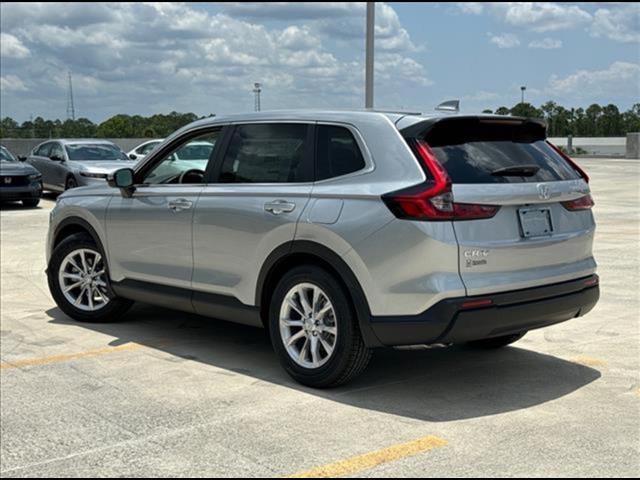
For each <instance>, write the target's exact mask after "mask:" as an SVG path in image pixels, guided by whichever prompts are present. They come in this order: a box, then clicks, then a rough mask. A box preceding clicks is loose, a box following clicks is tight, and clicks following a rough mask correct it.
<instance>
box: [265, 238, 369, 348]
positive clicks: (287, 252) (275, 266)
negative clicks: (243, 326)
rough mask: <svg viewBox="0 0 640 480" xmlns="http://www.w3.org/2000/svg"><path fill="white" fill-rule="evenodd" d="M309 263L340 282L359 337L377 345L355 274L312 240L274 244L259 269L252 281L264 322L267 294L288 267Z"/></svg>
mask: <svg viewBox="0 0 640 480" xmlns="http://www.w3.org/2000/svg"><path fill="white" fill-rule="evenodd" d="M301 264H313V265H318V266H320V267H323V268H325V269H326V270H328V271H329V272H331V273H332V274H334V275H335V277H336V278H337V279H338V280H339V281H340V282H341V283H342V286H343V287H344V289H345V292H346V294H347V296H348V297H349V300H350V301H351V303H352V306H353V308H354V310H355V313H356V316H357V318H358V324H359V327H360V332H361V334H362V338H363V340H364V342H365V344H366V346H367V347H378V346H381V343H380V341H379V340H378V338H377V337H376V336H375V334H374V333H373V331H372V329H371V326H370V318H371V311H370V309H369V304H368V302H367V299H366V296H365V294H364V291H363V290H362V287H361V286H360V282H359V281H358V279H357V277H356V276H355V274H354V273H353V271H352V270H351V268H350V267H349V265H347V263H346V262H345V261H344V260H343V259H342V258H341V257H340V256H339V255H338V254H336V253H335V252H334V251H332V250H331V249H329V248H327V247H325V246H324V245H321V244H319V243H316V242H311V241H307V240H294V241H291V242H287V243H285V244H283V245H280V246H279V247H277V248H276V249H275V250H273V252H271V253H270V254H269V256H268V257H267V259H266V260H265V262H264V263H263V265H262V268H261V269H260V273H259V274H258V280H257V284H256V296H255V305H256V306H257V307H258V308H259V309H260V315H261V317H262V321H263V323H265V325H266V321H267V318H268V308H269V301H268V299H269V293H270V292H273V289H274V288H275V286H276V284H277V282H278V281H279V280H280V278H282V276H283V275H284V274H285V273H286V272H287V271H288V270H289V269H291V268H292V267H294V266H296V265H301Z"/></svg>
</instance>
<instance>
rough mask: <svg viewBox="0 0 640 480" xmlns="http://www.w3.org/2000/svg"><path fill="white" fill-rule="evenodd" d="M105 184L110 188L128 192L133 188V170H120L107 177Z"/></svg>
mask: <svg viewBox="0 0 640 480" xmlns="http://www.w3.org/2000/svg"><path fill="white" fill-rule="evenodd" d="M107 183H108V184H109V186H110V187H114V188H120V189H123V190H130V189H131V188H132V187H133V170H132V169H131V168H120V169H118V170H116V171H115V172H113V173H110V174H109V175H108V176H107Z"/></svg>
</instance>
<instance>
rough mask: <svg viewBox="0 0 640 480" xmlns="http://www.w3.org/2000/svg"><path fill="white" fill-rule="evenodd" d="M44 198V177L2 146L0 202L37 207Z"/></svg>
mask: <svg viewBox="0 0 640 480" xmlns="http://www.w3.org/2000/svg"><path fill="white" fill-rule="evenodd" d="M40 197H42V175H40V172H38V171H37V170H36V169H35V168H33V167H32V166H31V165H27V164H25V163H22V162H20V161H18V159H17V158H16V157H15V156H14V155H13V154H12V153H11V152H10V151H9V150H8V149H7V148H6V147H4V146H3V145H0V201H2V202H16V201H21V202H22V204H23V205H24V206H25V207H36V206H37V205H38V203H39V202H40Z"/></svg>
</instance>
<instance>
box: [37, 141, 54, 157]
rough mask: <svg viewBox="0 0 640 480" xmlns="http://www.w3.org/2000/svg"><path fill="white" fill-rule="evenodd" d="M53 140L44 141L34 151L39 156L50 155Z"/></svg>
mask: <svg viewBox="0 0 640 480" xmlns="http://www.w3.org/2000/svg"><path fill="white" fill-rule="evenodd" d="M51 145H52V143H51V142H47V143H43V144H42V145H40V146H39V147H38V148H37V149H36V150H35V152H33V153H34V155H38V156H39V157H48V156H49V152H50V151H51Z"/></svg>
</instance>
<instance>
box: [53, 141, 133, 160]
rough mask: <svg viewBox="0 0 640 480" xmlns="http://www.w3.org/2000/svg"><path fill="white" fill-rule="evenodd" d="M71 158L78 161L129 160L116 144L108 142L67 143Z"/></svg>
mask: <svg viewBox="0 0 640 480" xmlns="http://www.w3.org/2000/svg"><path fill="white" fill-rule="evenodd" d="M65 148H66V149H67V155H69V160H78V161H83V162H86V161H110V160H129V159H128V158H127V155H126V154H125V153H124V152H123V151H122V150H120V149H119V148H118V147H116V146H115V145H109V144H106V143H95V144H90V143H82V144H75V145H73V144H71V145H65Z"/></svg>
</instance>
